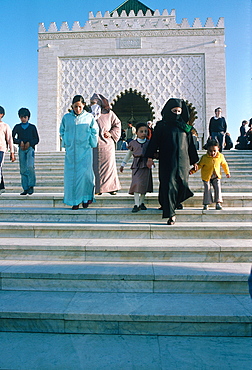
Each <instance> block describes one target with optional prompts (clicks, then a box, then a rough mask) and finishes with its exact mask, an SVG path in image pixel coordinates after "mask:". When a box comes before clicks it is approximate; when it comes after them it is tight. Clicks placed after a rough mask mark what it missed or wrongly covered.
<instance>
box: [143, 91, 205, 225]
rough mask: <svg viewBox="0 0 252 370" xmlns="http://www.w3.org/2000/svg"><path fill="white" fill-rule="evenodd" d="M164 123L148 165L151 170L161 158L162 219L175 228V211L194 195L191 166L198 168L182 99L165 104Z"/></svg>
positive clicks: (149, 153)
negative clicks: (191, 186) (189, 179)
mask: <svg viewBox="0 0 252 370" xmlns="http://www.w3.org/2000/svg"><path fill="white" fill-rule="evenodd" d="M161 115H162V120H161V121H159V122H157V125H156V127H155V129H154V132H153V135H152V138H151V140H150V143H149V146H148V148H147V151H146V154H145V155H146V157H147V158H148V161H147V166H148V167H149V168H151V166H152V165H153V158H155V155H156V153H157V152H158V158H159V182H160V185H159V196H158V197H159V203H160V205H161V209H162V210H163V218H168V221H167V224H168V225H173V224H174V223H175V220H176V216H175V209H176V208H177V207H178V206H179V205H180V204H181V203H182V202H183V201H185V200H186V199H188V198H190V197H192V196H193V193H192V192H191V190H190V189H189V186H188V177H189V170H190V165H193V168H194V169H197V162H198V160H199V157H198V154H197V150H196V148H195V145H194V142H193V138H192V134H191V129H192V126H191V125H189V124H188V121H189V111H188V108H187V105H186V103H185V101H184V100H182V99H175V98H171V99H169V100H168V101H167V103H166V104H165V106H164V108H163V110H162V112H161Z"/></svg>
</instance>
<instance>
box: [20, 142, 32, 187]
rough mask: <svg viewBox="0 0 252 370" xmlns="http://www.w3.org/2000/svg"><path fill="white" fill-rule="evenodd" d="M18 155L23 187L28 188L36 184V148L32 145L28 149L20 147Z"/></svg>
mask: <svg viewBox="0 0 252 370" xmlns="http://www.w3.org/2000/svg"><path fill="white" fill-rule="evenodd" d="M18 156H19V167H20V175H21V184H22V188H23V189H24V190H28V189H29V188H31V187H33V186H35V185H36V176H35V168H34V149H33V148H32V147H31V146H30V148H29V149H27V150H21V149H20V148H19V151H18Z"/></svg>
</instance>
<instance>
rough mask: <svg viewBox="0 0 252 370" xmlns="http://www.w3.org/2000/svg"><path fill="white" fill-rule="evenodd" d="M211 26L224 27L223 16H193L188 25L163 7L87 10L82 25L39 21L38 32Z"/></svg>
mask: <svg viewBox="0 0 252 370" xmlns="http://www.w3.org/2000/svg"><path fill="white" fill-rule="evenodd" d="M213 28H218V29H221V28H224V18H219V20H218V22H217V24H216V25H215V24H214V22H213V20H212V18H207V20H206V21H205V23H201V21H200V19H199V18H195V19H194V21H193V23H192V24H191V25H190V24H189V22H188V19H187V18H183V19H182V21H181V23H177V22H176V14H175V10H174V9H173V10H172V11H171V13H170V14H169V13H168V11H167V10H166V9H165V10H164V11H163V13H162V14H160V12H159V10H156V11H155V12H154V14H153V15H152V13H151V11H150V10H148V11H147V12H146V14H145V15H144V14H143V12H142V10H139V12H138V13H137V14H135V13H134V11H133V10H132V11H131V12H130V13H129V15H127V14H126V12H125V11H122V13H121V14H120V16H119V14H118V13H117V12H116V11H115V12H113V14H112V15H111V14H110V13H109V12H108V11H106V12H105V13H104V15H102V13H101V12H100V11H99V12H97V13H96V15H94V14H93V13H92V12H89V18H88V21H87V22H86V23H85V25H84V26H83V27H82V26H81V25H80V23H79V22H74V24H73V26H72V27H69V25H68V23H67V22H63V23H62V24H61V26H60V28H58V27H57V25H56V23H55V22H52V23H51V24H50V26H49V28H48V29H46V28H45V25H44V23H40V24H39V33H45V32H48V33H55V32H82V31H84V32H85V31H87V32H90V31H121V30H125V31H130V30H165V29H177V30H179V29H213Z"/></svg>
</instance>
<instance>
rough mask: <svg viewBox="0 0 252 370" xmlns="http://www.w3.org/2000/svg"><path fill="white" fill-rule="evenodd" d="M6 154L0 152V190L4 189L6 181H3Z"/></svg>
mask: <svg viewBox="0 0 252 370" xmlns="http://www.w3.org/2000/svg"><path fill="white" fill-rule="evenodd" d="M4 154H5V153H4V152H2V151H0V181H1V182H0V190H2V189H4V180H3V169H2V167H3V162H4Z"/></svg>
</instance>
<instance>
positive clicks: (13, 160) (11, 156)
mask: <svg viewBox="0 0 252 370" xmlns="http://www.w3.org/2000/svg"><path fill="white" fill-rule="evenodd" d="M10 160H11V162H15V160H16V157H15V154H14V153H11V154H10Z"/></svg>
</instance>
